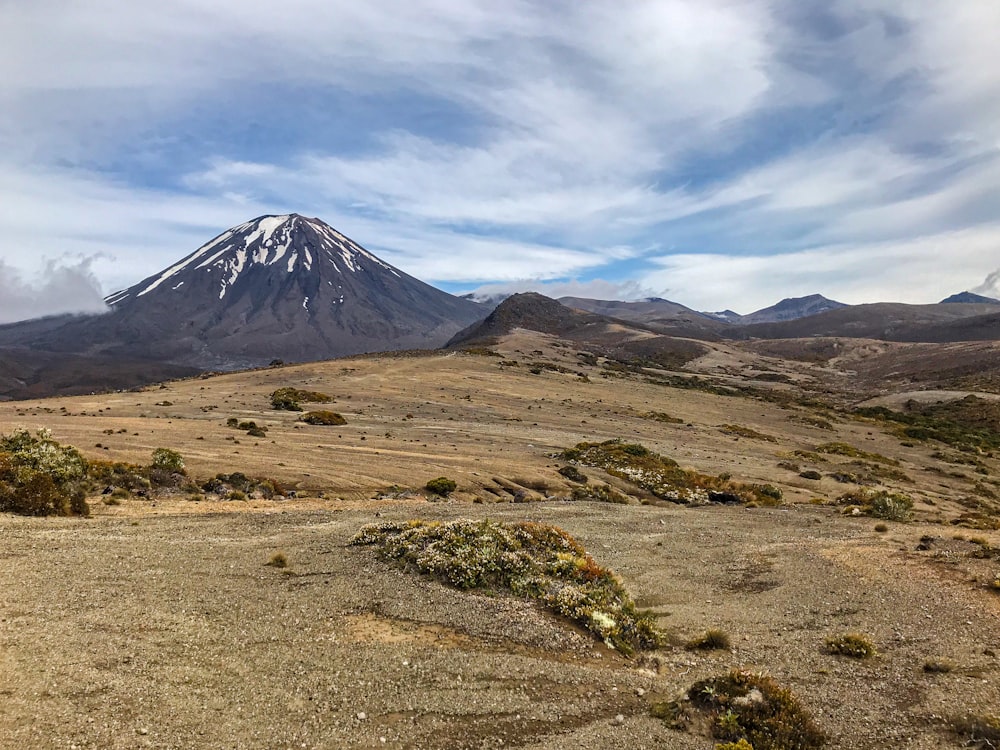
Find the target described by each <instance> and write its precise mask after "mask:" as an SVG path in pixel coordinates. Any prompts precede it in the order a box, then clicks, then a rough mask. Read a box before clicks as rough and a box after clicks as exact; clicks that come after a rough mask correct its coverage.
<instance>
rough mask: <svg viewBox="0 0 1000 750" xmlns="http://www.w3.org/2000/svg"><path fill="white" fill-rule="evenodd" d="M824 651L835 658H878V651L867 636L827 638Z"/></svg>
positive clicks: (855, 634)
mask: <svg viewBox="0 0 1000 750" xmlns="http://www.w3.org/2000/svg"><path fill="white" fill-rule="evenodd" d="M823 648H824V651H826V653H828V654H834V655H835V656H849V657H850V658H852V659H869V658H871V657H873V656H878V651H877V650H876V649H875V644H873V643H872V642H871V641H870V640H869V639H868V637H867V636H864V635H860V634H859V633H845V634H844V635H838V636H835V637H833V638H827V639H826V643H825V644H824V647H823Z"/></svg>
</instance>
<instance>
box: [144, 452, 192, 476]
mask: <svg viewBox="0 0 1000 750" xmlns="http://www.w3.org/2000/svg"><path fill="white" fill-rule="evenodd" d="M150 466H151V467H152V468H154V469H160V470H162V471H169V472H173V473H176V474H183V473H184V459H183V458H182V457H181V454H180V453H178V452H177V451H175V450H171V449H170V448H157V449H156V450H154V451H153V462H152V464H150Z"/></svg>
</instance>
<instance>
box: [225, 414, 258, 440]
mask: <svg viewBox="0 0 1000 750" xmlns="http://www.w3.org/2000/svg"><path fill="white" fill-rule="evenodd" d="M226 427H232V428H233V429H234V430H243V431H244V432H246V434H247V435H250V436H251V437H267V427H265V426H264V425H262V424H257V423H256V422H254V421H253V420H246V421H243V422H241V421H240V420H238V419H237V418H236V417H230V418H229V419H227V420H226Z"/></svg>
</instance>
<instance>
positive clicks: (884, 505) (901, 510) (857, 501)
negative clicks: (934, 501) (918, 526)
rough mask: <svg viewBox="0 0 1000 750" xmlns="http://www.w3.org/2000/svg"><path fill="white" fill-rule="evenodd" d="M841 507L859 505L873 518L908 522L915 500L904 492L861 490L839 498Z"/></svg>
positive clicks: (838, 501)
mask: <svg viewBox="0 0 1000 750" xmlns="http://www.w3.org/2000/svg"><path fill="white" fill-rule="evenodd" d="M837 503H838V504H840V505H857V506H860V507H861V508H862V510H863V512H865V513H867V514H868V515H869V516H871V517H873V518H881V519H882V520H885V521H906V520H907V519H909V517H910V513H911V511H912V510H913V498H911V497H910V496H909V495H906V494H904V493H902V492H889V491H888V490H876V489H871V488H867V487H866V488H860V489H858V490H855V491H853V492H848V493H845V494H843V495H841V496H840V497H838V498H837Z"/></svg>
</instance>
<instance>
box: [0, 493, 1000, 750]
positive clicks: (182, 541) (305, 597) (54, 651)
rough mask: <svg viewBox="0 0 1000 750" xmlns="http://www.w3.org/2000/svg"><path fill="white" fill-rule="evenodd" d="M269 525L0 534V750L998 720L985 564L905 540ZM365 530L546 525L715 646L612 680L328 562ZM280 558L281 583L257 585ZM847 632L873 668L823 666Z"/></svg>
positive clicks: (911, 730) (618, 517)
mask: <svg viewBox="0 0 1000 750" xmlns="http://www.w3.org/2000/svg"><path fill="white" fill-rule="evenodd" d="M180 502H181V501H177V503H178V506H179V505H180ZM188 505H189V504H188ZM274 508H275V509H274V510H272V511H271V512H229V513H216V512H203V513H198V514H192V513H191V512H190V509H189V508H188V507H185V510H186V511H187V512H185V513H180V512H172V509H171V508H170V507H163V506H162V505H161V506H160V507H159V508H158V509H157V515H150V514H144V513H141V512H138V511H136V512H135V513H126V514H122V513H121V512H120V509H116V511H117V512H116V513H115V514H113V515H112V514H110V513H108V514H105V515H101V514H100V512H99V514H98V515H96V516H95V517H93V518H91V519H89V520H57V519H25V518H18V517H12V516H0V538H2V539H3V546H2V551H0V571H2V576H3V580H4V581H5V585H4V586H3V588H2V590H0V746H2V747H4V748H74V747H75V748H136V747H155V748H261V747H268V748H338V747H394V748H414V749H416V748H499V747H522V748H571V747H572V748H579V747H588V748H589V747H593V748H662V747H671V748H710V747H712V742H711V740H710V739H707V738H705V737H703V736H695V735H692V734H688V733H682V732H677V731H674V730H671V729H668V728H667V727H665V726H664V725H663V723H662V722H660V721H658V720H656V719H653V718H652V717H650V715H649V710H650V704H651V702H652V701H654V700H658V699H662V698H664V697H674V696H676V695H677V694H679V693H681V692H683V691H684V690H685V689H686V688H687V687H688V686H689V685H690V684H692V683H693V682H694V681H696V680H697V679H700V678H702V677H708V676H711V675H714V674H717V673H720V672H724V671H726V670H728V669H729V668H731V667H737V666H738V667H745V668H751V669H760V670H766V671H768V672H770V673H771V674H773V675H774V676H775V677H776V678H778V679H779V680H780V681H781V682H782V683H783V684H785V685H787V686H788V687H791V688H792V689H793V690H794V691H795V693H796V694H797V695H798V696H799V697H800V698H801V700H802V701H803V703H804V704H805V705H806V706H807V707H808V708H809V709H810V710H811V711H812V713H813V714H814V716H815V717H816V719H817V721H818V722H819V723H820V725H821V726H822V727H823V728H824V729H825V730H826V731H827V732H828V733H829V735H830V737H831V741H830V743H829V747H831V748H843V749H844V750H847V749H848V748H850V749H855V748H858V749H860V748H884V747H907V748H938V747H957V746H960V744H961V743H960V742H959V741H958V740H957V738H956V737H954V736H953V735H952V734H950V733H949V732H947V731H946V727H945V724H944V722H943V720H942V717H952V716H956V715H959V714H963V713H966V712H972V713H976V712H979V713H983V712H990V711H993V712H995V711H996V707H997V706H1000V700H998V698H1000V695H998V685H1000V681H998V675H997V661H996V658H995V657H994V656H992V654H991V653H984V651H985V652H1000V624H998V623H1000V620H998V617H997V615H998V613H1000V612H998V609H1000V597H996V596H995V595H994V594H991V593H990V592H988V591H986V590H985V589H984V588H983V587H982V586H981V585H977V584H975V583H973V582H971V581H970V577H971V576H972V575H975V573H976V571H975V570H974V567H973V566H974V565H976V564H980V565H984V564H988V563H982V562H981V561H974V560H973V559H972V558H970V557H969V556H968V554H967V552H968V551H969V550H965V549H964V548H963V547H962V545H963V544H966V545H968V546H969V547H970V548H972V547H975V546H976V545H972V544H971V543H967V542H966V543H962V542H959V541H955V540H950V541H948V542H947V544H945V542H943V541H942V542H941V548H940V549H939V553H938V554H935V553H933V552H922V553H921V552H916V551H915V546H916V543H917V541H918V540H919V538H920V536H921V535H923V534H924V533H925V532H926V531H927V529H925V528H923V527H921V526H918V525H893V527H892V529H891V530H890V532H889V533H888V534H882V535H879V534H876V533H874V532H873V531H872V522H871V521H870V520H865V519H849V518H843V517H841V516H839V515H838V514H837V513H836V511H834V510H833V509H828V508H814V507H810V506H797V507H789V508H779V509H752V510H747V509H742V508H725V507H708V508H698V509H685V508H675V507H669V508H659V507H647V506H613V505H606V504H592V503H537V504H528V505H525V504H511V505H492V506H487V505H473V504H470V503H426V502H408V503H403V502H400V503H368V504H363V503H356V504H349V503H338V502H327V503H316V502H313V503H298V504H296V503H286V504H281V505H275V506H274ZM279 509H283V510H279ZM376 513H378V514H379V516H380V517H381V518H382V519H404V518H433V519H453V518H469V517H473V518H474V517H482V516H486V515H488V516H490V517H492V518H496V519H503V520H522V519H529V520H536V521H542V522H548V523H556V524H558V525H560V526H562V527H563V528H565V529H567V530H568V531H569V532H570V533H572V534H574V535H575V536H576V537H577V538H578V539H579V540H580V541H581V542H583V543H584V545H585V546H586V547H587V548H588V550H590V551H591V553H592V554H593V555H594V557H595V558H596V559H597V560H598V562H600V563H601V564H604V565H607V566H609V567H611V568H613V569H615V570H616V571H618V573H619V574H620V575H621V576H622V578H623V579H624V580H625V582H626V584H627V585H628V586H629V588H630V590H631V591H632V592H633V594H634V595H635V597H636V599H637V600H638V602H639V603H640V604H641V605H643V606H647V607H650V608H652V609H653V610H654V611H655V612H656V613H657V614H658V615H659V618H660V622H661V624H662V625H663V626H664V627H665V628H666V629H667V630H668V631H669V632H670V633H671V634H672V635H673V636H674V638H675V640H677V641H679V642H681V641H683V640H686V639H688V638H690V637H693V636H694V635H697V634H698V633H700V632H702V631H704V630H705V629H707V628H709V627H718V628H721V629H723V630H725V631H726V632H727V633H729V634H730V636H731V637H732V639H733V643H734V646H733V649H732V650H731V651H728V652H714V653H712V654H709V655H703V654H698V653H693V652H690V651H687V650H685V649H683V648H680V647H673V648H666V649H664V650H662V651H660V652H657V653H656V654H654V655H651V656H646V657H642V658H638V659H634V660H627V659H624V658H623V657H621V656H620V655H618V654H616V653H614V652H613V651H609V650H608V649H606V648H605V647H604V646H603V645H601V644H599V643H597V642H596V641H594V640H593V639H592V638H591V637H590V636H589V635H587V634H586V633H585V632H583V631H581V630H579V629H577V628H575V627H573V626H571V625H569V624H567V623H565V622H562V621H560V620H559V619H557V618H555V617H553V616H551V615H549V614H548V613H546V612H544V611H542V610H540V609H538V608H536V607H535V606H533V605H531V604H528V603H525V602H522V601H519V600H514V599H510V598H507V597H504V596H486V595H482V594H470V593H465V592H460V591H457V590H453V589H450V588H447V587H445V586H443V585H441V584H438V583H436V582H434V581H431V580H427V579H424V578H421V577H418V576H414V575H411V574H409V573H406V572H403V571H400V570H397V569H395V568H393V567H392V566H390V565H387V564H385V563H383V562H381V561H379V560H378V559H377V558H376V556H375V554H374V552H373V551H372V550H371V549H369V548H363V547H362V548H359V547H350V546H348V545H347V542H348V540H349V539H350V537H351V536H352V535H353V534H354V533H355V532H356V531H357V529H358V528H360V526H362V525H363V524H365V523H367V522H370V521H372V520H374V519H375V517H376ZM949 545H950V546H949ZM279 550H280V551H283V552H284V553H285V555H286V556H287V558H288V561H289V567H288V568H287V569H286V570H282V569H278V568H275V567H271V566H268V565H266V563H267V562H268V560H269V559H270V557H271V556H272V555H273V554H274V553H275V552H276V551H279ZM847 631H859V632H863V633H865V634H867V635H869V636H870V637H871V638H872V640H873V641H874V642H875V643H876V644H877V646H878V648H879V651H880V656H879V657H878V658H876V659H874V660H871V661H868V662H858V661H854V660H849V659H844V658H838V657H833V656H827V655H825V654H823V653H822V644H823V641H824V639H825V638H826V637H828V636H830V635H835V634H838V633H842V632H847ZM931 659H938V660H948V661H950V662H952V663H953V664H954V665H955V669H954V670H953V671H952V672H950V673H947V674H927V673H925V672H924V670H923V665H924V664H925V663H926V662H927V661H928V660H931Z"/></svg>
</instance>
